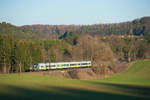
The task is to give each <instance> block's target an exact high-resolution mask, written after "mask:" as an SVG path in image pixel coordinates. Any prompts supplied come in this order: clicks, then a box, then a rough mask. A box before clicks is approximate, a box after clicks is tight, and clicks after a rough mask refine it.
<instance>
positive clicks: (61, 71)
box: [22, 67, 91, 74]
mask: <svg viewBox="0 0 150 100" xmlns="http://www.w3.org/2000/svg"><path fill="white" fill-rule="evenodd" d="M89 70H91V67H90V68H89V67H88V68H87V67H80V68H66V69H51V70H40V71H33V72H22V73H26V74H27V73H55V72H60V73H65V72H68V71H78V72H86V71H89Z"/></svg>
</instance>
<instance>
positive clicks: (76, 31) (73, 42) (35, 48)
mask: <svg viewBox="0 0 150 100" xmlns="http://www.w3.org/2000/svg"><path fill="white" fill-rule="evenodd" d="M29 27H30V26H26V27H16V26H13V25H11V24H9V23H5V22H3V23H0V71H2V72H5V73H6V72H7V73H8V72H24V71H29V70H30V68H31V67H33V64H34V63H39V62H59V61H82V60H91V61H92V64H93V67H94V69H93V70H94V71H95V72H96V73H97V71H98V73H99V72H103V71H104V72H105V71H108V70H113V71H114V72H116V71H117V65H118V63H119V62H130V61H134V60H137V59H148V58H150V52H149V51H150V28H149V27H150V24H149V17H146V18H142V19H138V20H134V21H132V22H126V23H120V24H103V25H102V24H101V25H89V26H77V27H76V26H67V27H63V25H62V26H59V27H57V26H54V27H52V26H47V29H45V31H46V32H45V33H44V32H43V31H44V29H43V28H44V26H42V29H41V25H39V26H38V28H37V29H35V28H36V26H34V29H30V28H29ZM49 27H51V28H50V29H49ZM31 28H32V26H31ZM39 29H41V31H39ZM69 29H70V30H69ZM50 30H53V31H51V32H50V33H49V31H50ZM62 30H63V31H62ZM53 32H54V33H53ZM61 32H62V33H61ZM55 33H56V34H55ZM113 34H114V35H113ZM97 68H98V69H97ZM99 68H100V70H99ZM102 70H103V71H102Z"/></svg>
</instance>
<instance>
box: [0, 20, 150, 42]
mask: <svg viewBox="0 0 150 100" xmlns="http://www.w3.org/2000/svg"><path fill="white" fill-rule="evenodd" d="M149 29H150V17H142V18H140V19H135V20H133V21H129V22H122V23H113V24H94V25H40V24H39V25H24V26H21V27H18V26H15V25H12V24H9V23H6V22H2V23H0V34H5V35H12V36H13V37H14V38H19V39H56V38H58V37H59V36H61V35H63V34H64V33H66V32H71V33H74V34H90V35H100V36H104V35H112V34H113V35H136V36H140V35H145V34H147V33H148V32H149V31H150V30H149Z"/></svg>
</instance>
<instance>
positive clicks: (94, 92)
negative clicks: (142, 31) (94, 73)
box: [0, 60, 150, 100]
mask: <svg viewBox="0 0 150 100" xmlns="http://www.w3.org/2000/svg"><path fill="white" fill-rule="evenodd" d="M0 99H1V100H7V99H9V100H11V99H12V100H21V99H23V100H32V99H34V100H48V99H51V100H83V99H84V100H120V99H121V100H149V99H150V60H141V61H136V62H135V63H133V64H132V65H131V66H130V67H129V68H128V69H127V70H126V71H125V72H123V73H120V74H118V75H115V76H112V77H109V78H104V79H97V80H76V79H65V78H55V77H49V76H42V75H29V74H28V75H26V74H5V75H4V74H3V75H0Z"/></svg>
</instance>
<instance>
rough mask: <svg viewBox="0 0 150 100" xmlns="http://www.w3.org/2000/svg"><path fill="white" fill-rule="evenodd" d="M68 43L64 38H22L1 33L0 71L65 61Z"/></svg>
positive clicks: (24, 68) (19, 70) (20, 69)
mask: <svg viewBox="0 0 150 100" xmlns="http://www.w3.org/2000/svg"><path fill="white" fill-rule="evenodd" d="M66 53H69V51H68V44H67V43H66V42H65V41H63V40H22V39H14V38H13V37H12V36H9V35H0V71H3V72H24V71H28V70H29V69H30V67H33V64H35V63H38V62H56V61H63V60H62V59H63V58H62V57H61V55H62V56H65V55H66Z"/></svg>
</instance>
